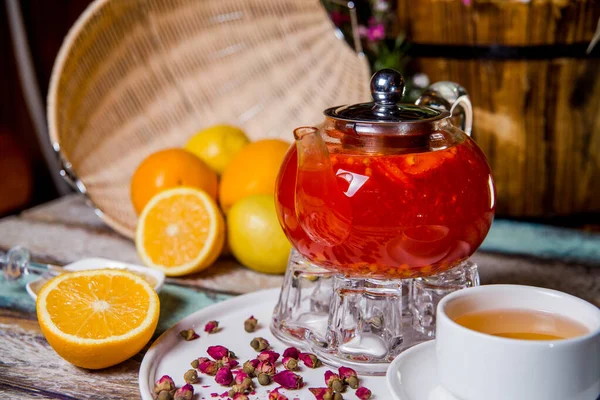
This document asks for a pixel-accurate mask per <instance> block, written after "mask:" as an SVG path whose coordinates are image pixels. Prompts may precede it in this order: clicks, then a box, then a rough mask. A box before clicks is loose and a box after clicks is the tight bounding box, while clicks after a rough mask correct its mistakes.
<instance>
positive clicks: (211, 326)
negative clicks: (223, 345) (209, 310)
mask: <svg viewBox="0 0 600 400" xmlns="http://www.w3.org/2000/svg"><path fill="white" fill-rule="evenodd" d="M218 331H219V321H209V322H207V323H206V325H204V332H208V333H217V332H218Z"/></svg>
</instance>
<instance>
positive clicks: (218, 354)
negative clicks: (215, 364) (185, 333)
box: [206, 346, 237, 360]
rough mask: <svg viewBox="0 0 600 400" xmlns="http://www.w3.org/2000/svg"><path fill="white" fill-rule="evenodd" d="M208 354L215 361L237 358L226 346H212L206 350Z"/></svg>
mask: <svg viewBox="0 0 600 400" xmlns="http://www.w3.org/2000/svg"><path fill="white" fill-rule="evenodd" d="M206 352H207V353H208V355H209V356H211V357H212V358H213V359H215V360H221V359H222V358H223V357H229V358H237V357H236V356H235V353H233V351H229V349H228V348H227V347H224V346H210V347H209V348H208V349H206Z"/></svg>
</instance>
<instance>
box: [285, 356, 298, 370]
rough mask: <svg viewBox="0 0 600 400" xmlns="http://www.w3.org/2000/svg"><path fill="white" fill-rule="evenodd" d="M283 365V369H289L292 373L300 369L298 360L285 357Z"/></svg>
mask: <svg viewBox="0 0 600 400" xmlns="http://www.w3.org/2000/svg"><path fill="white" fill-rule="evenodd" d="M281 364H283V368H285V369H289V370H290V371H295V370H297V369H298V360H297V359H295V358H292V357H283V360H281Z"/></svg>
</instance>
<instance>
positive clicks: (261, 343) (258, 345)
mask: <svg viewBox="0 0 600 400" xmlns="http://www.w3.org/2000/svg"><path fill="white" fill-rule="evenodd" d="M250 346H252V348H253V349H254V350H256V351H263V350H267V349H268V348H270V347H271V345H270V344H269V341H268V340H267V339H265V338H262V337H255V338H254V339H252V341H251V342H250Z"/></svg>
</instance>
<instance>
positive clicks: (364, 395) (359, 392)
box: [354, 386, 371, 400]
mask: <svg viewBox="0 0 600 400" xmlns="http://www.w3.org/2000/svg"><path fill="white" fill-rule="evenodd" d="M354 394H355V395H356V397H358V398H359V399H360V400H367V399H370V398H371V391H370V390H369V389H367V388H366V387H364V386H363V387H359V388H358V389H356V392H354Z"/></svg>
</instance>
